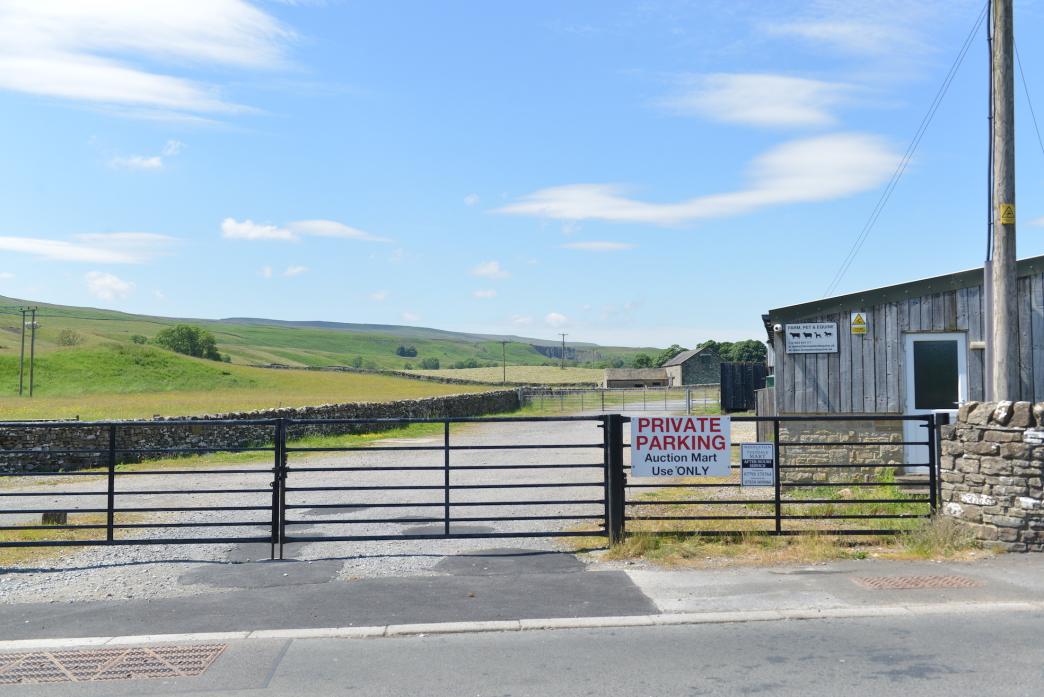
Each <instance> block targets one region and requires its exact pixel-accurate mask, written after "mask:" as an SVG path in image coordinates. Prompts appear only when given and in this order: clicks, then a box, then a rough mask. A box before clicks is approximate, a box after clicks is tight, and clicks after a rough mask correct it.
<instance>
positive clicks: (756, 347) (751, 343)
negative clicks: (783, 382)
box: [730, 339, 768, 363]
mask: <svg viewBox="0 0 1044 697" xmlns="http://www.w3.org/2000/svg"><path fill="white" fill-rule="evenodd" d="M730 354H731V355H732V359H731V360H733V361H738V362H740V363H764V362H765V361H766V360H768V349H766V348H765V344H763V343H761V342H760V341H758V340H756V339H746V340H745V341H737V342H736V343H734V344H733V345H732V349H731V351H730Z"/></svg>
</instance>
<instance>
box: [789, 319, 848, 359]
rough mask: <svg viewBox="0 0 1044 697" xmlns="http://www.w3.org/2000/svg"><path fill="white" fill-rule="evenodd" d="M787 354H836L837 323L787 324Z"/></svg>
mask: <svg viewBox="0 0 1044 697" xmlns="http://www.w3.org/2000/svg"><path fill="white" fill-rule="evenodd" d="M783 331H784V332H785V333H786V335H787V353H837V322H801V323H799V324H788V325H786V327H784V329H783Z"/></svg>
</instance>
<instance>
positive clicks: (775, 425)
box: [772, 419, 783, 535]
mask: <svg viewBox="0 0 1044 697" xmlns="http://www.w3.org/2000/svg"><path fill="white" fill-rule="evenodd" d="M772 450H773V451H774V453H773V454H774V455H775V457H774V458H773V459H774V463H773V464H774V466H775V469H776V471H775V473H774V474H775V475H776V476H775V479H776V534H777V535H778V534H779V533H781V532H783V497H782V490H783V487H782V484H781V482H780V479H782V477H781V476H780V475H781V473H782V471H781V470H780V467H779V466H780V463H781V462H782V460H783V454H782V453H781V452H780V449H779V419H772Z"/></svg>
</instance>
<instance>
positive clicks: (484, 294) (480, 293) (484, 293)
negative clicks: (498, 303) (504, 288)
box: [471, 288, 497, 300]
mask: <svg viewBox="0 0 1044 697" xmlns="http://www.w3.org/2000/svg"><path fill="white" fill-rule="evenodd" d="M471 295H472V297H475V298H479V299H480V300H482V299H488V298H495V297H497V291H495V290H493V289H492V288H489V289H487V290H476V291H475V292H474V293H472V294H471Z"/></svg>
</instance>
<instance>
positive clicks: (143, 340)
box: [130, 334, 149, 344]
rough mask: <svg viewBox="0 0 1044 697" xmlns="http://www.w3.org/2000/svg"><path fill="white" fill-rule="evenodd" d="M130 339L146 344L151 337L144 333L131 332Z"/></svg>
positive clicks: (136, 342)
mask: <svg viewBox="0 0 1044 697" xmlns="http://www.w3.org/2000/svg"><path fill="white" fill-rule="evenodd" d="M130 340H131V341H132V342H134V343H135V344H144V343H147V342H148V340H149V338H148V337H147V336H144V335H142V334H131V338H130Z"/></svg>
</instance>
